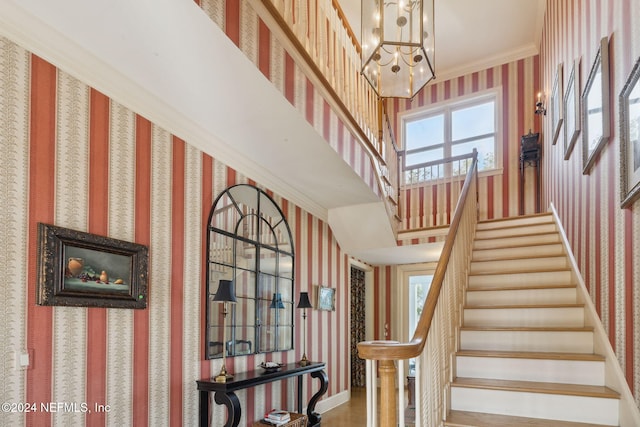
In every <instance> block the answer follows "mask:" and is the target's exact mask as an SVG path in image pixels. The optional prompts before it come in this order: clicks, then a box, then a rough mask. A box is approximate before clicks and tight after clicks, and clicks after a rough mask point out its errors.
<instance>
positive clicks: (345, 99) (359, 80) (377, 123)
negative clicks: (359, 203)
mask: <svg viewBox="0 0 640 427" xmlns="http://www.w3.org/2000/svg"><path fill="white" fill-rule="evenodd" d="M249 3H250V4H251V5H252V7H253V8H254V9H255V10H256V12H258V15H259V16H260V17H261V18H262V19H263V20H264V21H265V22H266V23H267V25H269V26H270V28H272V30H274V29H277V30H278V33H280V34H282V36H283V37H282V41H283V44H284V45H285V47H286V48H287V51H289V53H290V54H291V55H292V56H293V57H294V60H296V63H298V64H299V65H301V66H303V68H304V69H305V70H306V72H307V73H308V74H309V75H310V79H311V80H312V81H313V82H314V85H315V87H316V88H317V89H318V90H319V91H320V92H321V93H322V94H323V96H324V97H325V99H326V100H327V102H328V103H329V104H330V105H331V107H332V109H333V110H334V111H335V112H336V113H337V115H338V117H340V119H341V120H342V121H343V122H344V123H345V125H346V126H347V128H348V129H349V130H350V131H351V133H352V134H353V135H354V136H355V137H356V139H357V140H358V142H359V143H360V144H361V145H362V146H363V147H364V148H365V149H366V152H367V153H368V154H369V156H370V158H371V161H372V163H373V166H374V169H375V170H376V172H377V175H378V176H377V178H378V183H379V185H380V188H381V189H382V191H383V192H384V197H385V200H386V202H387V209H388V212H389V215H390V218H391V221H392V225H393V226H394V229H395V228H396V222H397V219H398V209H399V208H398V193H399V191H398V184H399V181H398V177H399V175H398V155H397V152H398V150H397V147H396V146H395V143H394V142H393V140H394V137H393V134H392V129H391V127H390V126H389V125H388V118H387V117H386V112H385V111H384V108H383V104H382V102H383V101H381V100H379V99H378V97H377V96H376V94H375V92H374V91H373V89H372V88H371V86H370V85H369V83H368V82H367V81H366V79H365V78H364V77H363V76H362V75H361V74H360V68H361V59H360V50H361V49H360V45H359V43H358V40H357V37H356V36H355V34H354V33H353V31H352V30H351V27H350V25H349V22H348V21H347V19H346V17H345V15H344V13H343V12H342V9H341V8H340V5H339V3H338V1H337V0H250V1H249Z"/></svg>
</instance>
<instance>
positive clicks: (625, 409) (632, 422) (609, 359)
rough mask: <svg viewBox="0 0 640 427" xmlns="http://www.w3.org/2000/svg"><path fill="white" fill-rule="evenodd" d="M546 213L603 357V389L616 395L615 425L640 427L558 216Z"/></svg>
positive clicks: (632, 401)
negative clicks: (617, 395)
mask: <svg viewBox="0 0 640 427" xmlns="http://www.w3.org/2000/svg"><path fill="white" fill-rule="evenodd" d="M550 209H551V213H552V214H553V218H554V221H555V223H556V225H557V226H558V231H559V232H560V236H561V238H562V244H563V245H564V248H565V250H566V252H567V255H568V256H569V260H570V263H571V269H572V270H573V274H574V276H575V278H576V280H577V282H578V290H579V293H580V294H581V298H582V302H584V304H585V315H586V318H585V322H586V323H587V324H589V325H590V326H593V332H594V350H595V352H596V353H599V354H601V355H603V356H605V357H606V362H605V369H606V373H605V376H606V379H605V385H606V386H608V387H610V388H612V389H613V390H615V391H617V392H618V393H620V414H619V415H620V420H619V425H620V426H621V427H627V426H628V427H631V426H640V411H639V410H638V407H637V406H636V402H635V399H634V397H633V394H632V393H631V389H630V388H629V384H628V383H627V380H626V378H625V376H624V373H623V372H622V368H621V367H620V364H619V363H618V358H617V357H616V354H615V352H614V351H613V347H611V343H610V341H609V337H608V335H607V333H606V331H605V330H604V327H603V326H602V321H601V320H600V317H599V316H598V314H597V312H596V309H595V306H594V305H593V301H592V300H591V297H590V296H589V291H588V290H587V286H586V284H585V282H584V279H583V277H582V275H581V273H580V269H579V267H578V263H577V261H576V259H575V257H574V255H573V251H572V250H571V245H570V243H569V239H568V238H567V234H566V232H565V230H564V225H563V224H562V221H560V216H559V215H558V211H557V210H556V207H555V205H554V204H553V202H552V203H551V204H550Z"/></svg>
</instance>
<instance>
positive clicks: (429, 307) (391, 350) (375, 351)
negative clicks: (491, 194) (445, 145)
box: [358, 150, 478, 360]
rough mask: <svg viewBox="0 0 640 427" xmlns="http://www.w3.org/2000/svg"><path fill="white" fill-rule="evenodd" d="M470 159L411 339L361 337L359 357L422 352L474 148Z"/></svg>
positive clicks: (389, 357)
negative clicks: (375, 339)
mask: <svg viewBox="0 0 640 427" xmlns="http://www.w3.org/2000/svg"><path fill="white" fill-rule="evenodd" d="M472 158H473V162H472V164H471V167H470V168H469V170H468V171H467V176H466V178H465V181H464V185H463V187H462V191H461V193H460V198H459V199H458V205H457V207H456V210H455V214H454V216H453V220H452V221H451V225H450V230H449V233H448V234H447V238H446V240H445V242H444V246H443V248H442V254H441V255H440V259H439V260H438V264H437V266H436V270H435V272H434V274H433V280H432V282H431V287H430V288H429V293H428V294H427V299H426V301H425V302H424V306H423V308H422V315H421V316H420V320H419V321H418V324H417V325H416V330H415V332H414V334H413V338H412V339H411V341H409V342H406V343H400V342H397V341H363V342H360V343H358V356H359V357H360V358H361V359H368V360H405V359H411V358H412V357H416V356H418V355H419V354H420V353H422V350H423V349H424V345H425V343H426V341H427V335H428V333H429V329H430V328H431V321H432V319H433V315H434V313H435V309H436V305H437V302H438V299H439V297H440V291H441V289H442V283H443V281H444V276H445V273H446V270H447V265H448V264H449V259H450V257H451V251H452V250H453V244H454V242H455V237H456V234H457V231H458V228H459V227H460V222H461V220H462V214H463V210H464V209H462V208H463V206H464V202H465V200H466V198H467V197H469V191H470V188H471V184H472V180H473V178H474V177H475V174H476V169H477V167H478V154H477V151H475V150H474V154H473V157H472Z"/></svg>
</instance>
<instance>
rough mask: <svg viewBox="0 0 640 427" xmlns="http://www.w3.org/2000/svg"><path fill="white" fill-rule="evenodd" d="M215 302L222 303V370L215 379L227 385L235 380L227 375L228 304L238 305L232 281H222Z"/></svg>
mask: <svg viewBox="0 0 640 427" xmlns="http://www.w3.org/2000/svg"><path fill="white" fill-rule="evenodd" d="M213 300H214V301H218V302H220V303H222V343H223V344H222V368H221V369H220V373H219V374H218V376H216V377H215V378H214V381H215V382H217V383H226V382H227V380H229V379H231V378H233V375H231V374H229V373H227V350H226V343H227V304H228V303H231V304H235V303H236V291H235V288H234V285H233V282H232V281H231V280H220V282H219V284H218V292H216V295H215V296H214V297H213Z"/></svg>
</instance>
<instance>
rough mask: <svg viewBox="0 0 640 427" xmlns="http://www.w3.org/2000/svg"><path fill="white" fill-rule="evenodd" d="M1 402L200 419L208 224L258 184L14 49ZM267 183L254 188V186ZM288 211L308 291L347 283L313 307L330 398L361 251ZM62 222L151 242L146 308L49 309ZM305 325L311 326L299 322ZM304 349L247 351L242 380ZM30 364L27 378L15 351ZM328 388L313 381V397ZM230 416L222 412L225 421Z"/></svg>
mask: <svg viewBox="0 0 640 427" xmlns="http://www.w3.org/2000/svg"><path fill="white" fill-rule="evenodd" d="M0 88H2V96H1V97H0V151H1V154H0V200H1V201H2V204H3V205H4V206H6V207H11V208H10V209H3V210H2V213H1V214H0V215H1V218H0V237H1V241H2V247H3V249H2V251H1V252H0V256H1V257H2V258H1V260H0V273H1V274H2V277H4V278H10V279H11V280H9V281H8V282H5V285H4V286H2V288H1V289H2V290H1V291H0V313H2V322H0V331H1V332H0V336H1V337H2V342H3V346H2V351H3V355H4V356H5V363H4V364H3V370H2V380H1V381H0V401H2V402H34V403H37V404H38V405H39V404H40V403H41V402H63V403H78V404H80V403H83V402H84V403H87V404H89V408H93V405H94V404H103V405H109V406H110V411H109V412H96V411H93V412H92V413H88V414H83V413H70V412H58V413H45V412H40V411H38V412H35V413H16V414H6V413H2V414H0V426H15V425H29V426H45V425H60V426H74V425H78V426H79V425H112V426H123V425H136V426H145V425H153V426H163V425H197V417H198V395H197V391H196V385H195V380H197V379H200V378H202V377H208V376H209V375H211V374H212V373H217V372H218V371H219V369H220V364H221V362H220V361H219V360H216V361H212V362H209V361H205V360H204V358H203V354H202V352H203V350H202V348H203V346H202V342H203V341H204V330H203V329H204V303H203V301H204V298H203V294H204V283H203V277H204V274H203V272H204V262H203V257H204V250H203V246H202V245H203V242H204V225H205V224H206V220H207V215H208V213H209V209H210V206H211V203H212V201H213V199H214V198H215V196H216V195H217V194H218V193H219V192H221V191H222V190H223V189H224V188H226V187H227V186H229V185H232V184H235V183H253V182H252V181H251V180H250V179H248V178H247V177H245V176H243V175H242V174H241V173H240V172H238V171H235V170H233V169H230V168H228V167H227V166H225V165H224V164H222V163H220V162H219V161H217V160H216V159H215V158H213V157H211V156H209V155H207V154H204V153H202V152H200V151H198V150H196V149H195V148H193V147H192V146H190V145H189V144H188V143H187V142H185V141H182V140H180V139H178V138H176V137H175V136H173V135H171V134H169V133H168V132H166V131H165V130H163V129H161V128H159V127H158V126H156V125H154V124H153V123H150V122H149V121H148V120H146V119H145V118H143V117H141V116H139V115H136V114H135V113H134V112H132V111H130V110H128V109H126V108H124V107H123V106H121V105H119V104H118V103H117V102H116V101H114V100H112V99H109V98H107V97H106V96H104V95H103V94H101V93H99V92H98V91H96V90H94V89H92V88H90V87H88V86H86V85H85V84H83V83H82V82H80V81H78V80H76V79H74V78H72V77H70V76H69V75H67V74H66V73H65V72H64V71H62V70H59V69H57V68H56V67H54V66H53V65H51V64H49V63H47V62H46V61H44V60H42V59H40V58H38V57H36V56H34V55H32V54H30V53H29V52H27V51H26V50H24V49H22V48H21V47H19V46H17V45H16V44H14V43H13V42H11V41H9V40H7V39H0ZM254 184H255V183H254ZM270 194H271V195H272V196H273V197H274V199H275V200H276V202H277V203H278V204H279V206H280V207H281V208H282V210H283V212H284V213H285V215H286V217H287V219H288V221H289V224H290V226H291V229H292V232H293V236H294V243H295V248H296V251H297V256H296V265H295V275H296V281H295V288H296V289H295V291H296V295H297V293H298V292H299V291H312V289H313V286H316V285H320V284H321V285H325V286H332V287H335V288H336V290H337V296H336V311H334V312H326V311H316V310H310V311H309V313H308V314H309V316H308V319H307V322H306V325H307V326H306V327H307V343H308V345H307V349H306V352H307V355H308V356H309V358H310V359H312V360H322V361H325V362H327V365H328V369H327V371H328V372H327V373H328V375H329V390H328V392H327V395H326V396H329V397H330V396H335V395H336V394H338V393H341V392H344V391H345V390H346V389H347V387H348V383H349V377H348V375H349V365H348V362H347V361H348V360H349V357H348V353H345V352H348V349H349V342H348V338H349V335H348V334H349V332H348V324H349V320H348V310H349V308H348V307H349V306H348V301H349V293H348V290H349V289H348V285H347V283H348V276H349V266H348V258H347V255H346V254H344V253H343V252H342V251H341V250H340V248H339V246H338V244H337V242H336V240H335V239H334V237H333V235H332V232H331V230H330V229H329V227H328V225H327V224H326V223H324V222H323V221H322V220H319V219H318V218H316V217H313V216H312V215H310V214H309V213H307V212H305V211H303V210H302V209H301V208H299V207H297V206H295V205H294V204H293V203H291V202H289V201H287V200H285V199H283V198H281V197H279V196H278V195H274V194H272V193H270ZM38 222H46V223H52V224H56V225H59V226H63V227H68V228H73V229H78V230H83V231H88V232H92V233H97V234H103V235H108V236H110V237H114V238H118V239H123V240H128V241H134V242H139V243H143V244H147V245H149V247H150V279H149V305H148V308H147V309H146V310H124V309H101V308H78V307H41V306H37V305H36V304H35V292H36V281H37V277H36V270H35V259H36V255H37V236H36V224H37V223H38ZM294 322H295V323H296V325H301V324H302V317H301V313H296V317H295V319H294ZM301 342H302V331H301V330H300V327H298V328H296V331H295V350H294V351H289V352H284V353H272V354H268V355H259V356H246V357H236V358H233V359H231V360H230V361H228V366H229V367H230V368H231V369H230V370H231V371H235V372H240V371H244V370H249V369H253V368H254V367H256V366H257V365H258V364H259V363H260V362H261V361H263V360H265V358H266V359H267V360H274V361H282V362H293V361H296V360H298V359H299V358H301V356H302V349H301V348H300V346H301ZM23 350H26V351H28V353H29V355H30V358H31V365H30V367H29V368H28V369H26V370H19V369H16V368H14V365H13V363H12V361H13V357H14V352H18V353H20V352H22V351H23ZM316 388H317V384H311V383H310V381H307V384H306V387H305V391H304V398H305V399H308V398H309V397H310V395H311V394H312V390H313V391H314V392H315V389H316ZM294 394H295V382H294V381H293V380H288V381H284V382H280V383H274V384H270V385H265V386H260V387H257V388H254V389H249V390H245V391H242V392H239V393H238V396H239V398H240V400H241V402H242V407H243V418H242V421H241V425H251V423H252V422H253V421H254V420H256V419H258V418H260V417H261V416H262V414H263V412H264V411H266V410H268V409H271V408H276V407H289V408H293V407H294V402H295V396H294ZM224 419H225V410H224V409H223V408H222V407H220V406H218V405H215V404H214V405H213V423H212V425H214V426H221V425H223V424H224Z"/></svg>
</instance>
